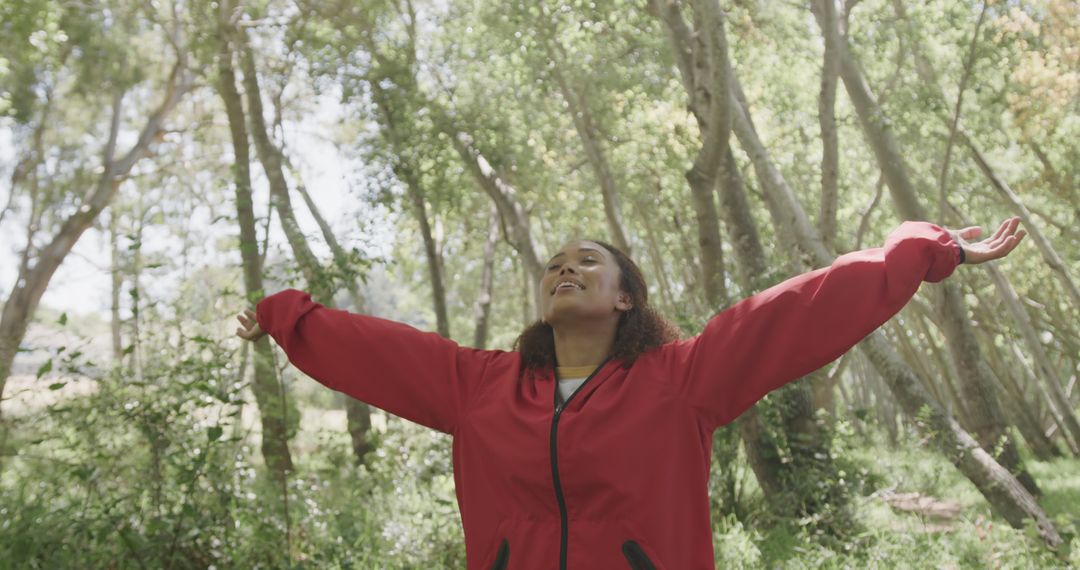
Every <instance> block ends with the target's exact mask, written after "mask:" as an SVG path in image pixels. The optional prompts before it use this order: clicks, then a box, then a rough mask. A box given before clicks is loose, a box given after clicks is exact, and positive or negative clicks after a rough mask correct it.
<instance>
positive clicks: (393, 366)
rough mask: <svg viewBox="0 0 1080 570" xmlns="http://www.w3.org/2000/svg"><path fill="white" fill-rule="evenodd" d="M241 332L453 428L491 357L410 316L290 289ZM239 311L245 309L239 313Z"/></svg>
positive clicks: (324, 376)
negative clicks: (402, 319) (340, 305)
mask: <svg viewBox="0 0 1080 570" xmlns="http://www.w3.org/2000/svg"><path fill="white" fill-rule="evenodd" d="M254 313H255V314H254V315H253V317H254V322H252V315H251V314H250V312H249V313H248V316H247V317H245V318H241V319H240V322H241V323H242V324H244V325H245V329H238V330H237V335H238V336H241V337H243V338H246V339H249V340H254V339H256V338H258V336H260V334H261V333H262V331H265V333H266V334H269V335H270V336H271V337H273V339H274V340H275V341H277V343H278V345H279V346H281V348H282V350H284V351H285V354H286V355H287V356H288V357H289V361H290V362H292V363H293V364H294V365H295V366H296V367H297V368H299V369H300V370H301V371H303V372H304V373H305V374H307V375H308V376H311V377H312V378H314V379H315V380H317V381H319V382H320V383H322V384H323V385H325V386H327V387H329V388H332V389H334V390H337V391H339V392H344V393H345V394H347V395H349V396H351V397H353V398H356V399H357V400H361V401H363V402H366V403H368V404H371V405H373V406H375V407H378V408H381V409H383V410H386V411H388V412H390V413H392V414H395V415H397V416H401V417H403V418H405V419H407V420H410V421H413V422H416V423H418V424H421V425H425V426H427V427H430V428H434V429H437V430H439V431H442V432H445V433H453V431H454V429H455V428H456V426H457V425H458V421H459V420H460V418H461V416H462V413H463V410H464V409H465V408H466V407H467V406H468V405H469V404H470V403H471V402H472V401H473V398H474V397H475V396H476V394H477V392H478V389H479V387H480V385H481V381H482V377H483V373H484V368H485V367H486V365H487V362H488V361H489V359H491V358H492V357H493V356H494V355H495V354H497V353H499V352H500V351H491V350H480V349H475V348H469V347H462V346H459V345H458V344H457V343H455V342H453V341H451V340H449V339H446V338H443V337H442V336H439V335H438V334H436V333H433V332H422V331H420V330H417V329H415V328H413V327H411V326H409V325H406V324H404V323H399V322H396V321H391V320H386V319H381V318H379V317H373V316H369V315H361V314H355V313H350V312H347V311H343V310H339V309H331V308H327V307H325V306H323V305H321V304H319V303H316V302H314V301H312V300H311V295H309V294H308V293H305V292H303V291H299V290H297V289H286V290H284V291H280V292H278V293H275V294H273V295H270V296H268V297H265V298H263V299H262V300H261V301H259V303H258V304H257V305H256V307H255V311H254ZM238 318H240V316H238Z"/></svg>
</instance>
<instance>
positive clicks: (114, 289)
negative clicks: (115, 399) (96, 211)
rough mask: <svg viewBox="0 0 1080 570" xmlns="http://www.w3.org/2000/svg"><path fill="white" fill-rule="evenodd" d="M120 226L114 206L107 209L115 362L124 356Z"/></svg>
mask: <svg viewBox="0 0 1080 570" xmlns="http://www.w3.org/2000/svg"><path fill="white" fill-rule="evenodd" d="M119 241H120V228H119V222H118V220H117V214H116V208H113V209H112V210H110V211H109V256H110V264H109V265H110V267H109V277H110V279H109V282H110V288H109V300H110V304H109V316H110V319H109V330H110V332H111V333H112V334H111V336H112V352H113V361H114V362H115V363H117V364H119V363H120V360H121V359H122V358H123V357H124V346H123V340H121V337H120V327H121V324H122V322H121V319H120V289H121V288H122V287H123V286H124V278H123V276H122V275H121V273H120V265H121V263H120V245H119Z"/></svg>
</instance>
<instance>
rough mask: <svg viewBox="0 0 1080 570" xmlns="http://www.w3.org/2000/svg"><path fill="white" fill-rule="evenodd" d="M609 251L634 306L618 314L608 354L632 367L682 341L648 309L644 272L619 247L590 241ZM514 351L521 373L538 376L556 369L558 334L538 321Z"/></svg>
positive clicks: (529, 328) (521, 335) (624, 365)
mask: <svg viewBox="0 0 1080 570" xmlns="http://www.w3.org/2000/svg"><path fill="white" fill-rule="evenodd" d="M584 241H591V242H593V243H596V244H599V245H601V246H603V247H604V249H606V250H608V251H609V252H610V253H611V255H612V257H614V258H615V261H616V262H617V263H618V265H619V271H620V273H621V276H620V278H619V288H620V289H622V290H623V291H625V292H627V293H628V294H629V295H630V300H631V304H632V307H631V309H630V310H628V311H624V312H623V313H622V314H621V315H619V323H618V325H617V327H616V329H615V343H614V345H613V346H612V348H611V354H610V355H609V356H610V357H611V359H613V360H619V359H621V360H623V368H630V366H631V365H632V364H633V363H634V361H635V360H637V358H638V357H639V356H641V355H642V354H644V353H646V352H648V351H649V350H652V349H654V348H657V347H659V346H662V345H664V344H667V343H669V342H672V341H676V340H679V339H680V338H681V336H682V335H681V331H680V330H679V328H678V327H677V326H675V325H673V324H672V323H670V322H669V321H668V320H667V319H665V318H664V317H663V316H662V315H661V314H660V313H658V312H656V310H654V309H653V308H652V307H650V306H649V291H648V287H647V286H646V284H645V277H644V276H643V275H642V274H641V269H639V268H638V266H637V264H636V263H634V261H633V260H632V259H630V258H629V257H628V256H627V255H626V254H625V253H623V252H622V251H621V250H620V249H619V248H617V247H615V246H613V245H611V244H610V243H607V242H603V241H600V240H595V239H590V240H584ZM514 350H516V351H519V352H520V353H521V370H520V371H519V372H520V374H524V373H525V372H526V371H528V372H529V373H530V374H535V373H536V372H538V371H539V370H542V369H546V368H547V367H554V366H555V365H556V361H555V334H554V331H553V330H552V328H551V325H550V324H549V323H546V322H544V321H543V320H537V321H536V322H534V323H532V324H531V325H529V326H528V327H526V328H525V330H524V331H522V333H521V334H520V335H519V336H518V337H517V340H515V341H514Z"/></svg>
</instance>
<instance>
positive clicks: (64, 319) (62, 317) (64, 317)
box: [56, 311, 67, 326]
mask: <svg viewBox="0 0 1080 570" xmlns="http://www.w3.org/2000/svg"><path fill="white" fill-rule="evenodd" d="M56 322H58V323H60V326H64V325H66V324H67V312H66V311H65V312H63V313H60V318H59V319H56Z"/></svg>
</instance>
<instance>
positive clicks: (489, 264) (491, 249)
mask: <svg viewBox="0 0 1080 570" xmlns="http://www.w3.org/2000/svg"><path fill="white" fill-rule="evenodd" d="M488 218H489V220H490V221H489V222H488V232H487V240H486V241H485V242H484V265H483V269H482V273H481V275H480V294H479V295H478V296H477V298H476V330H475V331H474V332H473V347H475V348H486V347H487V340H488V330H489V329H490V328H491V326H490V323H491V294H492V287H493V285H494V282H495V247H496V245H497V243H498V240H499V210H498V209H497V208H496V207H495V203H494V202H492V204H491V212H490V213H489V214H488Z"/></svg>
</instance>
